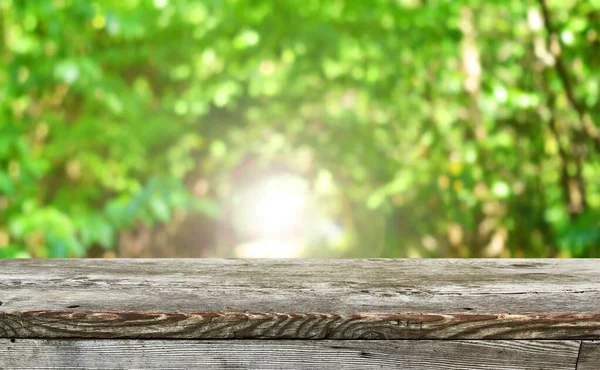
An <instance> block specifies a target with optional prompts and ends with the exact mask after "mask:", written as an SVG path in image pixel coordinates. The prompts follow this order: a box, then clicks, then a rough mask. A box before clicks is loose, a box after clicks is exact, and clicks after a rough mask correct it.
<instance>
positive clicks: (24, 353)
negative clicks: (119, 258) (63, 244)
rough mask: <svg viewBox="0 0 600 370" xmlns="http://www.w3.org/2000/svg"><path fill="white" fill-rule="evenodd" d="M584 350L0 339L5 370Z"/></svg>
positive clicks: (495, 365)
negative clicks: (11, 340) (12, 340)
mask: <svg viewBox="0 0 600 370" xmlns="http://www.w3.org/2000/svg"><path fill="white" fill-rule="evenodd" d="M578 349H579V342H578V341H444V340H442V341H432V340H430V341H419V340H415V341H408V340H405V341H343V340H340V341H330V340H324V341H295V340H287V341H286V340H271V341H260V340H243V341H240V340H224V341H195V340H167V341H165V340H36V339H17V340H15V341H14V343H13V342H10V341H9V340H8V339H0V368H3V369H14V370H18V369H27V370H34V369H71V368H77V369H185V370H188V369H311V370H312V369H315V370H316V369H427V370H436V369H445V370H449V369H461V370H463V369H470V370H476V369H488V370H489V369H495V370H505V369H544V370H555V369H561V370H563V369H569V370H573V369H575V363H576V360H577V352H578ZM595 369H597V367H596V368H595Z"/></svg>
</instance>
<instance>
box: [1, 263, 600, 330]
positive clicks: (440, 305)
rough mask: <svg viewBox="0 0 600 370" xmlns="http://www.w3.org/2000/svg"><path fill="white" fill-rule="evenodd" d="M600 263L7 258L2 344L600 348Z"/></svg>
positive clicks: (3, 265)
mask: <svg viewBox="0 0 600 370" xmlns="http://www.w3.org/2000/svg"><path fill="white" fill-rule="evenodd" d="M598 271H600V260H597V259H585V260H535V259H527V260H514V259H512V260H511V259H505V260H485V259H483V260H453V259H450V260H448V259H444V260H436V259H431V260H404V259H393V260H392V259H363V260H186V259H169V260H127V259H124V260H123V259H119V260H86V259H80V260H0V302H2V305H0V337H4V338H190V339H194V338H195V339H231V338H246V339H249V338H269V339H277V338H286V339H600V309H599V307H600V305H599V304H598V303H599V302H600V274H598Z"/></svg>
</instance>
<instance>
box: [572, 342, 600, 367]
mask: <svg viewBox="0 0 600 370" xmlns="http://www.w3.org/2000/svg"><path fill="white" fill-rule="evenodd" d="M598 369H600V342H598V341H584V342H583V343H582V344H581V350H580V351H579V361H578V362H577V370H598Z"/></svg>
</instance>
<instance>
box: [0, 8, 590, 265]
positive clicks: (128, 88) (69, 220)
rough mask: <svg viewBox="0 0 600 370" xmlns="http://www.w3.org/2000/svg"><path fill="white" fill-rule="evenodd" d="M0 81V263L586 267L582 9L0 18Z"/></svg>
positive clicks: (586, 81) (73, 13)
mask: <svg viewBox="0 0 600 370" xmlns="http://www.w3.org/2000/svg"><path fill="white" fill-rule="evenodd" d="M0 68H2V73H1V74H0V257H28V256H33V257H69V256H85V255H91V254H95V255H104V256H110V255H118V256H126V255H131V256H137V255H161V256H175V255H183V256H196V255H198V256H200V255H201V256H208V255H235V254H236V253H235V248H234V247H235V245H237V244H239V243H242V242H246V241H252V240H254V239H256V238H257V235H256V234H257V233H259V232H264V233H268V232H271V231H272V230H271V229H273V228H275V227H278V229H277V233H279V234H277V235H276V236H277V237H282V238H285V237H288V236H290V235H292V236H294V237H295V236H297V235H302V243H303V245H305V249H304V250H303V252H301V255H307V256H381V257H406V256H408V257H418V256H422V257H437V256H440V257H481V256H490V257H511V256H512V257H519V256H521V257H524V256H527V257H534V256H535V257H554V256H577V257H584V256H596V257H598V256H600V221H599V220H600V99H599V94H600V1H599V0H579V1H567V0H539V1H537V2H527V1H519V0H506V1H476V0H470V1H450V0H441V1H433V2H432V1H426V0H370V1H364V0H327V1H323V0H305V1H295V0H277V1H272V0H254V1H246V0H203V1H195V0H171V1H169V0H154V1H143V0H103V1H101V0H89V1H78V0H47V1H26V0H0ZM267 175H268V176H267ZM273 178H276V179H279V180H276V181H274V182H273V183H272V184H271V183H269V181H270V180H268V179H273ZM264 179H266V180H264ZM281 179H287V180H281ZM263 180H264V181H263ZM296 180H297V181H296ZM265 184H266V185H265ZM261 187H262V188H265V189H267V190H265V191H264V192H266V193H269V194H271V195H277V194H278V193H277V192H279V191H280V190H281V189H282V188H286V189H288V188H289V189H292V188H293V189H300V190H294V192H295V193H293V194H300V193H302V194H308V195H307V197H308V198H309V199H310V202H309V203H310V206H302V207H301V209H300V208H298V207H299V206H297V205H295V204H296V203H294V202H293V201H288V200H286V199H288V198H289V197H288V198H286V197H285V194H284V195H282V196H280V197H279V198H278V197H276V196H275V197H272V199H271V198H269V199H271V200H270V201H269V202H266V203H265V204H267V205H264V206H261V207H267V208H269V209H270V210H271V211H273V212H272V213H269V212H268V211H260V210H259V209H257V208H259V206H258V205H257V203H256V202H254V203H252V201H246V200H244V199H246V198H249V199H250V198H251V199H255V198H256V196H255V195H252V194H254V193H253V191H255V190H253V189H262V188H261ZM257 191H258V190H257ZM293 194H292V195H293ZM253 197H254V198H253ZM292 197H293V196H292ZM294 199H295V198H294ZM278 207H287V211H286V212H287V213H285V212H283V213H275V211H274V210H275V209H276V208H278ZM294 207H296V208H294ZM290 209H291V210H290ZM261 212H262V213H261ZM300 213H302V214H303V215H304V216H303V217H304V218H303V219H302V220H303V221H302V222H301V225H300V226H299V225H296V224H292V223H290V222H287V223H286V221H285V220H284V218H286V217H288V216H290V215H293V216H294V217H297V216H298V214H300ZM270 215H271V216H270ZM290 217H291V216H290ZM265 220H270V221H269V222H270V224H268V225H267V224H266V221H265ZM265 225H267V226H268V227H267V226H265ZM269 225H271V226H269ZM273 225H275V226H273ZM269 227H270V229H269ZM263 229H264V230H263ZM261 230H262V231H261ZM270 230H271V231H270ZM280 234H281V235H280ZM282 235H283V236H282ZM280 239H281V238H280ZM149 245H152V246H153V247H149ZM153 248H154V249H153ZM275 248H277V247H275ZM152 250H153V251H157V250H158V251H160V252H157V253H155V252H151V251H152ZM149 251H150V252H149Z"/></svg>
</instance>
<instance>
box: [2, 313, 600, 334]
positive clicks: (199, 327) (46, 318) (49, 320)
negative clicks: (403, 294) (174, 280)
mask: <svg viewBox="0 0 600 370" xmlns="http://www.w3.org/2000/svg"><path fill="white" fill-rule="evenodd" d="M0 338H164V339H167V338H172V339H178V338H179V339H253V338H254V339H387V340H390V339H599V338H600V314H598V313H539V312H534V313H515V314H468V313H459V314H425V313H404V314H336V313H273V312H268V313H262V312H224V313H218V312H197V313H186V314H182V313H156V312H153V313H140V312H84V311H29V312H5V313H0Z"/></svg>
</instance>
